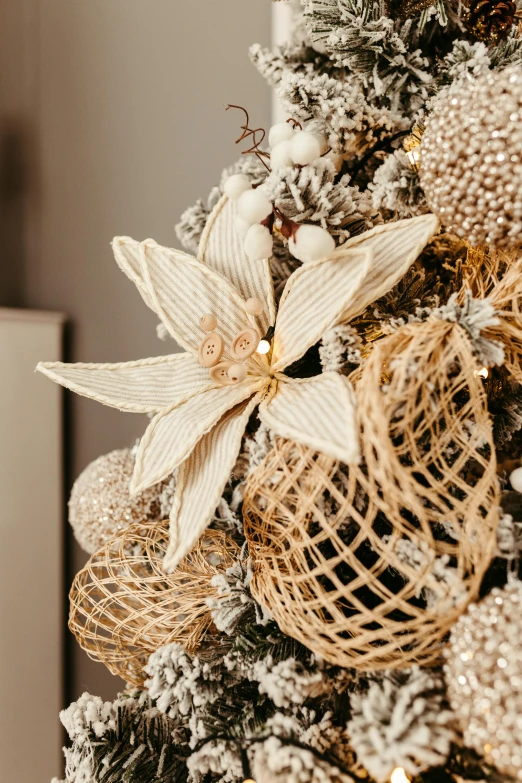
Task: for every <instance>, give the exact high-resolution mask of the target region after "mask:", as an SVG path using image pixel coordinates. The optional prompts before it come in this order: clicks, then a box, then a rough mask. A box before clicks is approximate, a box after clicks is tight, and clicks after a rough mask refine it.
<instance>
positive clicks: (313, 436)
mask: <svg viewBox="0 0 522 783" xmlns="http://www.w3.org/2000/svg"><path fill="white" fill-rule="evenodd" d="M259 417H260V418H261V420H262V421H263V422H264V424H266V426H267V427H268V428H269V429H271V430H272V432H274V433H275V434H276V435H281V437H283V438H288V439H289V440H293V441H295V442H296V443H302V444H303V445H304V446H310V447H311V448H313V449H315V450H316V451H321V452H323V453H324V454H327V455H328V456H330V457H334V459H339V460H341V462H344V463H346V464H348V465H350V464H354V463H357V462H359V459H360V449H359V432H358V427H357V422H356V416H355V397H354V393H353V389H352V386H351V384H350V383H349V381H348V380H347V379H346V378H344V377H343V376H342V375H339V374H338V373H335V372H329V373H323V374H322V375H317V376H316V377H315V378H305V379H300V380H295V381H290V382H285V381H279V383H278V386H277V391H276V393H275V394H274V395H273V396H272V397H267V399H266V400H264V401H263V402H262V403H261V405H260V406H259Z"/></svg>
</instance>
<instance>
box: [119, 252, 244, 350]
mask: <svg viewBox="0 0 522 783" xmlns="http://www.w3.org/2000/svg"><path fill="white" fill-rule="evenodd" d="M113 248H114V255H115V257H116V260H117V261H118V264H119V265H120V266H121V268H122V269H123V271H124V272H125V273H126V274H128V275H129V277H131V279H133V280H134V282H135V283H136V285H137V286H138V289H139V291H140V293H142V295H143V299H144V301H145V302H146V304H148V305H149V306H150V307H151V308H152V309H153V310H154V312H155V313H156V314H157V315H158V317H159V318H161V320H162V321H163V323H164V324H165V326H166V328H167V329H168V331H169V333H170V334H171V335H172V337H174V339H175V340H176V341H177V342H178V343H179V344H180V345H181V346H182V347H183V348H185V350H186V351H189V352H191V353H193V354H197V351H198V347H199V345H200V343H201V341H202V339H203V337H204V334H203V332H202V331H201V329H200V326H199V320H200V318H201V316H202V315H203V314H205V313H211V314H213V315H215V316H216V318H217V322H218V325H217V329H216V331H217V332H219V334H221V336H222V337H223V338H224V340H225V345H226V346H227V347H228V348H230V346H231V344H232V342H233V340H234V338H235V337H236V336H237V334H239V332H241V331H243V330H244V329H248V328H249V326H250V324H249V321H248V317H247V314H246V313H245V310H244V306H243V305H244V303H243V300H242V298H241V297H240V296H239V294H238V293H237V291H236V290H235V289H234V288H233V287H232V285H231V284H230V283H229V282H228V280H226V279H225V278H224V277H222V276H221V275H219V274H218V273H217V272H215V271H214V270H213V269H211V268H210V267H209V266H207V265H205V264H202V263H201V261H197V260H196V259H195V258H193V257H192V256H189V255H187V254H186V253H182V252H181V251H179V250H171V249H170V248H166V247H161V245H158V244H157V243H156V242H154V241H153V240H152V239H147V240H146V241H145V242H141V243H139V242H136V241H135V240H134V239H130V238H128V237H117V238H116V239H115V240H114V241H113ZM137 254H139V258H140V270H139V272H138V271H136V265H135V259H136V256H137ZM225 356H227V357H228V358H232V357H231V354H230V351H229V350H225Z"/></svg>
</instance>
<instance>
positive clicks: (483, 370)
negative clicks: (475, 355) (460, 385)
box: [473, 367, 489, 379]
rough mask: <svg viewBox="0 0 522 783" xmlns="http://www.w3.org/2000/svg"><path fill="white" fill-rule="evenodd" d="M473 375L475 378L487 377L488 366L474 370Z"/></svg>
mask: <svg viewBox="0 0 522 783" xmlns="http://www.w3.org/2000/svg"><path fill="white" fill-rule="evenodd" d="M473 375H474V376H475V378H484V379H486V378H487V377H488V375H489V372H488V368H487V367H482V368H481V369H480V370H474V371H473Z"/></svg>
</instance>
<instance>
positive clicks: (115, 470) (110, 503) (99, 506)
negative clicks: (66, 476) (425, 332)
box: [69, 449, 172, 555]
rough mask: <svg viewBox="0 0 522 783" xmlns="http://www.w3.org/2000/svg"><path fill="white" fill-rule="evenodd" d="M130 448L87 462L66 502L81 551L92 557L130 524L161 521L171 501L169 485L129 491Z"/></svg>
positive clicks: (132, 467)
mask: <svg viewBox="0 0 522 783" xmlns="http://www.w3.org/2000/svg"><path fill="white" fill-rule="evenodd" d="M134 463H135V459H134V455H133V453H132V451H130V449H120V450H117V451H111V452H110V453H109V454H105V455H104V456H102V457H98V459H96V460H94V462H91V464H90V465H88V466H87V467H86V468H85V470H84V471H83V473H81V474H80V476H79V477H78V478H77V479H76V481H75V483H74V486H73V488H72V492H71V497H70V500H69V522H70V524H71V526H72V528H73V530H74V536H75V538H76V540H77V541H78V543H79V545H80V546H81V547H82V549H83V550H84V551H85V552H88V553H89V554H91V555H92V554H94V552H97V551H98V549H100V548H101V547H102V546H103V545H104V544H105V542H106V541H108V540H109V539H110V538H112V536H113V535H115V534H116V533H118V532H121V531H122V530H125V528H127V527H128V526H129V525H130V524H132V523H133V522H140V521H143V522H145V521H148V520H153V519H162V518H164V517H165V516H168V510H167V509H165V508H164V506H165V504H166V503H168V500H169V497H170V499H171V494H172V492H171V488H172V482H169V481H166V482H163V483H160V484H156V485H155V486H154V487H150V489H146V490H145V491H144V492H140V493H139V494H137V495H133V496H132V497H131V494H130V492H129V485H130V480H131V478H132V474H133V471H134Z"/></svg>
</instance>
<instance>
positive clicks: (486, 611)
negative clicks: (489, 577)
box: [445, 581, 522, 780]
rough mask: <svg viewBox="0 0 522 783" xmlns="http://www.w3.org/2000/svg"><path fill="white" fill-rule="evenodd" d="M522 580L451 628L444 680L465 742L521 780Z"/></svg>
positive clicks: (496, 591)
mask: <svg viewBox="0 0 522 783" xmlns="http://www.w3.org/2000/svg"><path fill="white" fill-rule="evenodd" d="M521 646H522V583H520V582H518V581H513V583H511V584H508V585H507V587H505V588H504V589H503V590H500V589H499V588H495V589H494V590H493V591H492V592H491V593H490V594H489V595H488V596H487V598H485V599H484V600H483V601H481V602H480V603H479V604H473V605H472V606H470V607H469V609H468V611H467V612H466V614H464V615H463V616H462V617H461V618H460V620H459V621H458V622H457V624H456V625H455V627H454V628H453V630H452V632H451V642H450V646H449V648H448V650H447V651H446V666H445V671H446V681H447V685H448V695H449V698H450V701H451V706H452V707H453V710H454V711H455V713H456V714H457V716H458V717H459V719H460V722H461V725H462V730H463V733H464V743H465V744H466V745H468V746H469V747H472V748H474V749H475V750H476V751H477V752H478V753H480V754H481V755H484V756H485V757H486V761H487V762H488V763H490V764H493V765H494V766H495V767H496V768H497V769H498V770H499V771H500V772H502V773H505V774H508V775H512V776H513V777H514V778H516V779H517V780H522V718H521V715H522V658H521V656H520V648H521Z"/></svg>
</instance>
